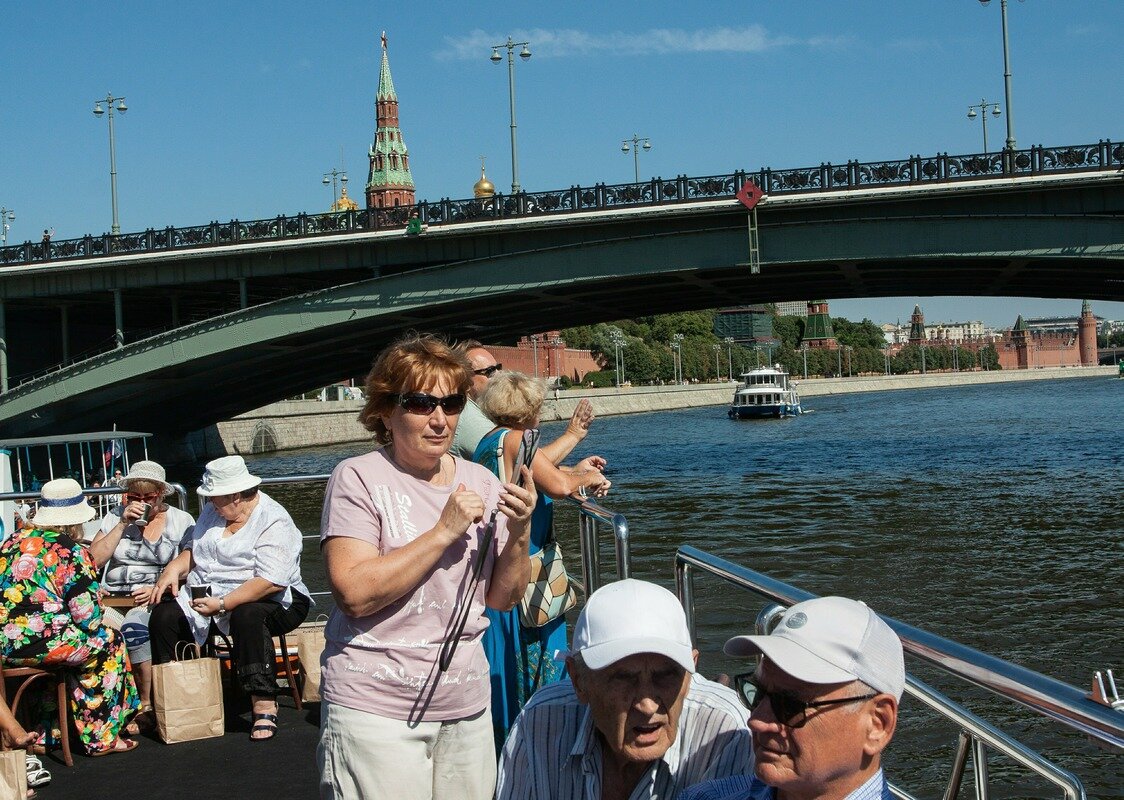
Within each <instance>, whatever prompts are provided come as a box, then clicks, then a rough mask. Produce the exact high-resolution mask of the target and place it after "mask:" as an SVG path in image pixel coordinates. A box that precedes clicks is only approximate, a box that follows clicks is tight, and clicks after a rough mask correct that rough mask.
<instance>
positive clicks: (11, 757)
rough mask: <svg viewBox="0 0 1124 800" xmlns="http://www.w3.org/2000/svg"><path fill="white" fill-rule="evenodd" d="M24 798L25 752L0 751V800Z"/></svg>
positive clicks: (25, 789) (25, 795)
mask: <svg viewBox="0 0 1124 800" xmlns="http://www.w3.org/2000/svg"><path fill="white" fill-rule="evenodd" d="M26 798H27V753H26V751H24V750H4V751H0V800H26Z"/></svg>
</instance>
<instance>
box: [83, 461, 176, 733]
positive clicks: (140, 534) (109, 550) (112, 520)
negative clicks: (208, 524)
mask: <svg viewBox="0 0 1124 800" xmlns="http://www.w3.org/2000/svg"><path fill="white" fill-rule="evenodd" d="M118 485H119V486H120V487H121V488H122V489H124V490H125V493H124V496H123V497H122V498H121V502H120V503H119V504H118V505H117V506H115V507H114V508H113V510H111V511H110V512H109V513H108V514H106V515H105V517H103V518H102V521H101V530H100V531H99V532H98V534H97V535H96V536H95V537H94V540H93V542H92V543H91V544H90V556H91V557H92V558H93V559H94V565H95V566H97V568H98V569H102V568H103V567H104V568H105V573H104V574H103V577H102V582H101V587H102V589H104V590H106V591H108V592H109V593H110V594H114V595H119V596H123V597H129V596H131V597H132V600H133V602H134V603H135V605H134V607H133V608H131V609H129V612H128V613H127V614H126V615H125V620H124V622H123V623H122V624H121V633H122V634H124V636H125V643H126V644H127V645H128V648H129V660H130V661H131V662H132V664H133V676H134V677H135V678H136V681H137V688H138V689H139V690H140V699H141V713H140V714H138V715H137V717H136V719H134V720H133V721H132V722H130V723H129V727H128V733H132V734H135V733H140V732H141V731H144V730H148V729H151V728H152V726H153V724H154V723H155V719H154V717H153V715H152V646H151V644H150V643H149V638H148V619H149V608H148V605H147V602H148V596H149V594H151V592H152V587H153V586H154V585H155V584H156V580H157V578H159V577H160V572H161V570H163V569H164V567H165V566H167V565H168V562H170V561H171V560H172V559H173V558H175V557H176V556H177V555H179V552H180V542H181V541H183V538H184V537H185V536H186V535H187V534H189V533H190V532H191V530H192V528H194V527H195V518H194V517H193V516H191V515H190V514H188V513H187V512H186V511H181V510H180V509H178V508H176V507H175V506H169V505H168V504H167V503H166V502H165V499H166V498H167V497H169V496H170V495H171V494H173V492H174V491H175V490H174V489H172V486H171V484H169V483H168V481H167V478H166V477H165V473H164V468H163V467H162V466H160V465H159V464H157V463H156V462H155V461H137V462H136V463H134V464H133V465H132V466H131V467H130V468H129V474H128V475H125V476H123V477H122V478H121V479H120V481H118Z"/></svg>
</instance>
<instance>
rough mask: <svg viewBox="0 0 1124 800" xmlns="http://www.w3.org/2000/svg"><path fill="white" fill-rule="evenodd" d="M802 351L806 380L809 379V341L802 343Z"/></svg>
mask: <svg viewBox="0 0 1124 800" xmlns="http://www.w3.org/2000/svg"><path fill="white" fill-rule="evenodd" d="M800 352H801V353H803V354H804V380H808V343H807V342H801V343H800Z"/></svg>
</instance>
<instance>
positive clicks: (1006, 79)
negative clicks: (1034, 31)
mask: <svg viewBox="0 0 1124 800" xmlns="http://www.w3.org/2000/svg"><path fill="white" fill-rule="evenodd" d="M989 3H991V0H980V5H981V6H987V5H988V4H989ZM999 13H1000V16H1001V17H1002V19H1003V96H1004V100H1005V101H1006V102H1005V105H1006V106H1007V144H1006V148H1007V149H1008V150H1014V149H1015V114H1014V112H1013V111H1012V110H1011V48H1010V46H1009V45H1008V42H1007V0H999Z"/></svg>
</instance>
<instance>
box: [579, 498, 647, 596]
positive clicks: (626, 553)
mask: <svg viewBox="0 0 1124 800" xmlns="http://www.w3.org/2000/svg"><path fill="white" fill-rule="evenodd" d="M569 500H570V502H571V503H572V504H574V505H576V506H577V507H578V541H579V542H580V544H581V556H582V587H583V588H584V589H585V593H586V596H587V597H588V596H589V595H591V594H593V593H594V592H595V591H597V589H598V588H600V586H601V543H600V541H598V538H597V535H598V533H599V531H600V529H601V528H602V527H603V526H604V527H608V528H611V529H612V532H613V545H614V551H615V553H616V561H617V579H618V580H623V579H624V578H628V577H630V576H631V575H632V553H631V551H630V549H629V540H628V520H627V519H625V517H624V514H617V513H615V512H613V511H610V510H608V509H607V508H605V507H604V506H602V505H600V504H599V503H597V502H595V501H593V500H591V499H590V498H588V497H582V496H580V495H578V494H573V495H571V496H570V497H569Z"/></svg>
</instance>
